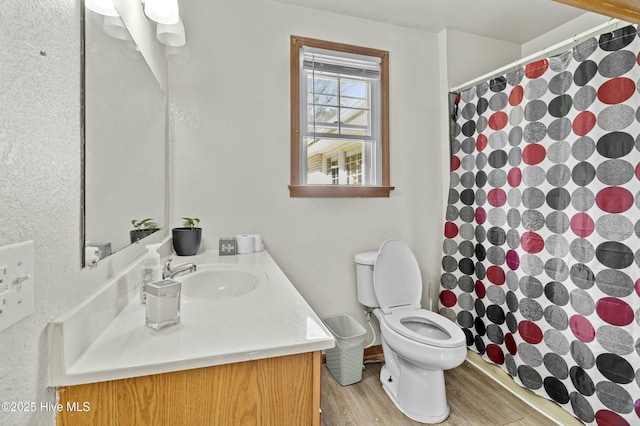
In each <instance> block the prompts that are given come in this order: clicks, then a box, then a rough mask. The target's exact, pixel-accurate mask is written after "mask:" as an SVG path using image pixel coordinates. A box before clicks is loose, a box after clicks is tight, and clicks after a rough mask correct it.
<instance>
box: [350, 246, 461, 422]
mask: <svg viewBox="0 0 640 426" xmlns="http://www.w3.org/2000/svg"><path fill="white" fill-rule="evenodd" d="M355 262H356V277H357V286H358V300H359V301H360V303H362V304H363V305H365V306H368V307H371V308H375V309H374V310H373V313H374V315H375V316H376V318H378V321H379V322H380V330H381V332H382V337H381V340H382V350H383V352H384V359H385V365H384V366H383V367H382V370H381V371H380V381H381V382H382V387H383V388H384V390H385V391H386V392H387V394H388V395H389V398H391V400H392V401H393V402H394V404H395V405H396V407H398V409H399V410H400V411H402V412H403V413H404V414H405V415H406V416H407V417H410V418H411V419H413V420H416V421H419V422H423V423H440V422H442V421H443V420H445V419H446V418H447V417H448V416H449V406H448V405H447V397H446V394H445V388H444V372H443V370H449V369H451V368H455V367H457V366H459V365H460V364H462V362H463V361H464V360H465V358H466V355H467V347H466V338H465V335H464V333H463V332H462V330H461V329H460V328H459V327H458V326H457V325H456V324H454V323H453V322H452V321H450V320H449V319H447V318H445V317H443V316H441V315H439V314H437V313H435V312H431V311H427V310H425V309H421V307H420V299H421V297H422V276H421V274H420V268H419V266H418V261H417V260H416V258H415V256H414V255H413V252H412V251H411V249H410V248H409V246H407V245H406V244H405V243H404V242H402V241H400V240H388V241H386V242H385V243H384V244H382V246H381V247H380V249H379V250H378V251H377V252H375V251H370V252H364V253H358V254H356V256H355Z"/></svg>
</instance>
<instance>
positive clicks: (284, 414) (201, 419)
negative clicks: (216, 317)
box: [57, 351, 321, 426]
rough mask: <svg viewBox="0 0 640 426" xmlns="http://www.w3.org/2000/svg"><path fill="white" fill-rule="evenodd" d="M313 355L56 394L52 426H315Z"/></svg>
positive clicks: (316, 357)
mask: <svg viewBox="0 0 640 426" xmlns="http://www.w3.org/2000/svg"><path fill="white" fill-rule="evenodd" d="M320 363H321V356H320V351H316V352H308V353H302V354H296V355H287V356H281V357H276V358H267V359H260V360H255V361H246V362H239V363H233V364H224V365H217V366H212V367H205V368H197V369H192V370H184V371H176V372H170V373H163V374H156V375H152V376H142V377H134V378H130V379H121V380H113V381H108V382H99V383H90V384H85V385H76V386H64V387H60V388H58V392H59V394H58V400H59V401H58V402H59V404H62V406H63V407H67V403H69V404H72V405H71V406H73V404H74V403H77V404H76V407H79V408H80V409H82V407H83V406H84V407H86V406H87V405H86V404H85V403H87V402H88V403H89V404H88V406H89V407H90V409H89V410H87V411H68V410H66V409H63V410H62V411H61V412H59V413H58V417H57V423H58V424H59V425H82V426H85V425H137V426H139V425H220V426H229V425H257V426H268V425H278V426H283V425H292V426H300V425H315V426H320V368H321V365H320Z"/></svg>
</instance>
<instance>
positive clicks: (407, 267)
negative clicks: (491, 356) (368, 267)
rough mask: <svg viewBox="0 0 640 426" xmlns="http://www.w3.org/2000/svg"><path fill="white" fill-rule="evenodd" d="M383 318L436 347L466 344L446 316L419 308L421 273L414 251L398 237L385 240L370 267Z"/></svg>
mask: <svg viewBox="0 0 640 426" xmlns="http://www.w3.org/2000/svg"><path fill="white" fill-rule="evenodd" d="M373 286H374V288H375V292H376V296H377V299H378V302H379V303H380V309H381V310H382V312H383V314H384V315H383V320H384V321H385V322H386V324H387V325H388V326H389V328H390V329H391V330H393V331H394V332H396V333H398V334H400V335H401V336H404V337H406V338H408V339H410V340H413V341H415V342H420V343H423V344H426V345H429V346H434V347H439V348H454V347H458V346H464V345H466V337H465V335H464V333H462V332H461V330H460V328H459V327H458V326H457V325H455V324H454V323H453V322H452V321H450V320H449V319H447V318H445V317H443V316H441V315H439V314H437V313H435V312H431V311H428V310H426V309H422V308H421V306H420V299H421V298H422V274H421V273H420V267H419V265H418V261H417V260H416V257H415V255H414V254H413V252H412V251H411V249H410V248H409V246H408V245H407V244H406V243H404V242H403V241H401V240H388V241H385V242H384V243H383V244H382V246H380V250H378V256H377V257H376V261H375V265H374V267H373Z"/></svg>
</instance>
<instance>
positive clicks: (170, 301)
mask: <svg viewBox="0 0 640 426" xmlns="http://www.w3.org/2000/svg"><path fill="white" fill-rule="evenodd" d="M180 287H181V284H180V283H179V282H178V281H174V280H162V281H156V282H152V283H145V284H144V291H145V293H146V294H147V303H146V320H145V324H146V325H147V326H148V327H151V328H153V329H154V330H159V329H161V328H164V327H168V326H170V325H175V324H178V323H180Z"/></svg>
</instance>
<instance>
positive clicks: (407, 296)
mask: <svg viewBox="0 0 640 426" xmlns="http://www.w3.org/2000/svg"><path fill="white" fill-rule="evenodd" d="M373 287H374V288H375V291H376V297H377V298H378V302H380V308H381V309H382V312H384V313H385V314H388V313H390V312H391V308H395V307H398V306H407V305H408V306H412V307H414V308H416V309H418V308H420V299H421V297H422V275H421V274H420V267H419V266H418V261H417V260H416V257H415V256H414V255H413V252H412V251H411V249H410V248H409V246H408V245H407V244H405V243H404V242H403V241H400V240H388V241H386V242H384V243H383V244H382V246H380V250H378V257H377V258H376V263H375V265H374V267H373Z"/></svg>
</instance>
